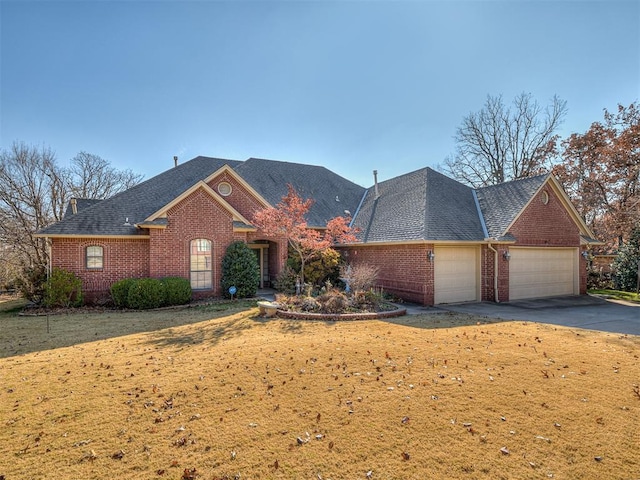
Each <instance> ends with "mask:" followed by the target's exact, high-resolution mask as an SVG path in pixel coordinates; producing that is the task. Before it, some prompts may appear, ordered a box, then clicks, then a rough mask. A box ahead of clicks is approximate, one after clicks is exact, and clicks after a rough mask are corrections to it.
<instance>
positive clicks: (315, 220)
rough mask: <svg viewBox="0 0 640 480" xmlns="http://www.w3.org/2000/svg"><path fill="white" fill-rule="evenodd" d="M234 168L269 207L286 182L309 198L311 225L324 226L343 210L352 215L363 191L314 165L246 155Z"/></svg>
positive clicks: (284, 193) (359, 187)
mask: <svg viewBox="0 0 640 480" xmlns="http://www.w3.org/2000/svg"><path fill="white" fill-rule="evenodd" d="M234 170H235V171H236V172H237V173H238V174H239V175H240V176H241V177H242V178H243V179H244V180H245V181H246V182H247V183H249V185H251V186H252V187H253V188H254V189H255V190H256V191H257V192H258V193H259V194H260V195H262V197H263V198H264V199H265V200H267V201H268V202H269V203H270V204H271V205H273V206H276V205H277V204H278V203H279V202H280V200H281V199H282V197H283V196H285V195H286V194H287V184H291V185H292V186H293V188H295V190H296V192H298V195H300V197H302V198H303V199H307V198H311V199H313V201H314V203H313V205H312V206H311V209H310V210H309V213H308V215H307V223H308V224H309V226H313V227H324V226H325V225H326V224H327V222H328V221H329V220H331V219H332V218H335V217H337V216H343V215H345V210H348V211H349V212H351V214H352V215H353V214H355V210H356V208H357V207H358V204H359V203H360V200H361V199H362V195H363V194H364V192H365V189H364V188H363V187H361V186H360V185H356V184H355V183H353V182H351V181H349V180H347V179H346V178H343V177H341V176H340V175H338V174H336V173H334V172H332V171H331V170H328V169H327V168H325V167H319V166H315V165H303V164H300V163H290V162H279V161H274V160H264V159H261V158H250V159H249V160H247V161H245V162H242V163H240V164H239V165H237V166H236V167H235V168H234Z"/></svg>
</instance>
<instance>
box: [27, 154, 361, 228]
mask: <svg viewBox="0 0 640 480" xmlns="http://www.w3.org/2000/svg"><path fill="white" fill-rule="evenodd" d="M225 164H226V165H229V166H230V167H231V168H233V169H234V170H235V171H236V172H237V173H238V174H239V175H240V176H241V177H242V178H243V179H244V180H245V181H246V182H247V183H249V185H251V186H252V187H253V188H254V189H255V190H256V191H257V192H258V193H260V194H261V195H262V196H263V197H264V198H265V199H266V200H267V201H268V202H269V203H271V204H272V205H276V204H277V203H278V202H279V201H280V199H281V198H282V196H283V195H285V194H286V193H287V183H291V184H292V185H293V186H294V188H296V190H297V191H298V193H299V194H300V195H301V196H302V197H303V198H313V199H314V200H315V203H314V205H313V206H312V207H311V209H310V211H309V215H308V222H309V225H311V226H324V225H326V222H327V221H328V220H330V219H331V218H333V217H335V216H338V215H344V211H345V210H350V211H351V212H354V211H355V208H356V207H357V205H358V203H359V202H360V199H361V198H362V194H363V192H364V190H365V189H364V188H363V187H360V186H359V185H356V184H355V183H353V182H350V181H349V180H346V179H344V178H342V177H340V176H339V175H337V174H335V173H333V172H331V171H329V170H327V169H326V168H324V167H316V166H312V165H301V164H296V163H288V162H276V161H272V160H262V159H254V158H251V159H249V160H247V161H246V162H241V161H237V160H225V159H220V158H211V157H196V158H194V159H192V160H190V161H188V162H185V163H183V164H181V165H178V166H177V167H175V168H171V169H169V170H167V171H165V172H163V173H160V174H159V175H156V176H155V177H153V178H150V179H148V180H146V181H144V182H142V183H140V184H138V185H136V186H134V187H132V188H130V189H129V190H126V191H125V192H121V193H119V194H117V195H114V196H113V197H111V198H109V199H106V200H102V201H99V202H92V203H91V204H90V203H86V204H83V208H78V213H77V214H75V215H73V214H70V215H65V218H64V220H62V221H61V222H58V223H56V224H54V225H51V226H49V227H47V228H45V229H43V230H41V231H40V232H39V233H40V234H43V235H47V234H48V235H136V234H140V233H141V232H140V230H139V229H137V228H136V227H135V224H136V223H142V222H143V221H144V220H145V219H146V218H147V217H149V216H150V215H152V214H153V213H155V212H157V211H158V210H160V209H161V208H162V207H163V206H165V205H167V204H168V203H170V202H171V201H172V200H173V199H175V198H176V197H178V196H179V195H180V194H182V193H183V192H184V191H186V190H187V189H189V188H190V187H192V186H193V185H194V184H196V183H197V182H198V181H200V180H204V179H205V178H207V177H208V176H209V175H211V174H212V173H214V172H216V171H217V170H218V169H220V168H221V167H223V166H224V165H225ZM336 198H337V199H338V201H337V200H336ZM67 210H68V211H69V209H67Z"/></svg>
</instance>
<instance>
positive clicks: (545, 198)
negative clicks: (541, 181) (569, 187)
mask: <svg viewBox="0 0 640 480" xmlns="http://www.w3.org/2000/svg"><path fill="white" fill-rule="evenodd" d="M542 203H543V204H544V205H546V204H547V203H549V193H547V191H546V190H545V191H543V192H542Z"/></svg>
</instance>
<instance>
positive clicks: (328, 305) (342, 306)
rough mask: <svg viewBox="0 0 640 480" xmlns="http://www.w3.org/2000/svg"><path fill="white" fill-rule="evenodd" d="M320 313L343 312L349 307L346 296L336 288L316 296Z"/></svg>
mask: <svg viewBox="0 0 640 480" xmlns="http://www.w3.org/2000/svg"><path fill="white" fill-rule="evenodd" d="M316 301H317V302H318V303H319V304H320V311H321V312H322V313H344V312H346V311H347V309H348V308H349V299H348V298H347V296H346V295H345V294H344V293H342V292H339V291H337V290H331V291H329V292H327V293H325V294H323V295H320V296H319V297H317V298H316Z"/></svg>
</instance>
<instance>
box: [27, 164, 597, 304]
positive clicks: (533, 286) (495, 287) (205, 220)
mask: <svg viewBox="0 0 640 480" xmlns="http://www.w3.org/2000/svg"><path fill="white" fill-rule="evenodd" d="M287 184H291V185H292V186H293V187H294V188H295V189H296V191H297V192H298V193H299V194H300V196H301V197H302V198H312V199H313V200H314V204H313V206H312V207H311V209H310V211H309V214H308V219H307V220H308V224H309V226H311V227H315V228H323V227H324V226H325V225H326V223H327V221H328V220H330V219H331V218H333V217H336V216H340V215H345V214H346V215H350V216H352V217H353V222H352V224H353V226H355V227H357V228H358V229H359V233H358V240H357V242H356V243H353V244H349V245H341V246H338V249H339V250H341V252H342V254H343V256H344V257H345V258H346V259H347V260H348V261H349V262H358V261H366V262H368V263H371V264H375V265H378V266H379V267H380V276H379V284H380V286H381V287H383V288H384V289H385V290H387V291H390V292H392V293H395V294H396V295H398V296H400V297H403V298H405V299H407V300H411V301H416V302H419V303H422V304H425V305H433V304H437V303H451V302H464V301H479V300H491V301H508V300H513V299H516V298H531V297H541V296H550V295H563V294H579V293H585V292H586V263H585V260H584V258H583V256H582V255H581V252H583V251H585V250H586V249H587V248H588V246H589V244H590V243H594V242H595V241H594V240H592V237H593V234H592V233H591V232H590V231H589V229H588V227H587V226H586V225H585V224H584V222H583V221H582V220H581V218H580V217H579V215H578V214H577V212H576V210H575V208H574V207H573V206H572V204H571V202H570V201H569V199H568V197H567V195H566V194H565V193H564V192H563V190H562V188H561V187H560V185H559V184H558V182H557V181H556V180H555V179H554V178H553V177H552V176H550V175H542V176H537V177H533V178H528V179H524V180H518V181H514V182H508V183H504V184H501V185H497V186H493V187H487V188H482V189H475V190H474V189H472V188H470V187H467V186H465V185H462V184H460V183H459V182H456V181H455V180H452V179H450V178H448V177H446V176H444V175H442V174H440V173H438V172H436V171H434V170H432V169H430V168H424V169H421V170H417V171H415V172H412V173H409V174H406V175H402V176H399V177H396V178H393V179H390V180H387V181H384V182H380V183H378V182H377V179H376V180H375V182H374V186H373V187H371V188H368V189H367V188H363V187H361V186H359V185H356V184H355V183H353V182H350V181H349V180H347V179H345V178H343V177H341V176H339V175H337V174H335V173H333V172H331V171H329V170H327V169H326V168H324V167H318V166H311V165H303V164H296V163H288V162H277V161H272V160H264V159H256V158H250V159H248V160H246V161H235V160H224V159H218V158H210V157H196V158H194V159H192V160H190V161H188V162H186V163H184V164H181V165H177V164H176V166H175V167H174V168H171V169H169V170H167V171H165V172H163V173H161V174H159V175H157V176H155V177H153V178H151V179H148V180H146V181H145V182H142V183H140V184H139V185H136V186H134V187H132V188H130V189H129V190H127V191H125V192H122V193H120V194H118V195H115V196H113V197H111V198H109V199H106V200H101V201H96V200H86V199H72V201H71V202H70V205H69V207H68V209H67V211H66V214H65V217H64V219H63V220H62V221H61V222H58V223H56V224H54V225H52V226H50V227H48V228H45V229H43V230H41V231H40V232H38V236H39V237H45V238H47V239H48V241H49V245H50V258H51V262H50V263H51V266H52V267H59V268H64V269H66V270H69V271H72V272H74V273H75V274H76V275H78V276H79V277H80V278H81V279H82V282H83V290H84V293H85V295H86V296H87V298H89V299H97V298H100V297H102V296H106V295H108V291H109V287H110V285H111V284H112V283H113V282H115V281H117V280H120V279H122V278H129V277H157V278H160V277H165V276H181V277H184V278H188V279H190V281H191V285H192V287H193V289H194V292H195V293H196V295H198V294H208V295H210V294H220V293H221V292H220V286H219V285H220V276H221V272H220V266H221V263H222V257H223V256H224V253H225V250H226V247H227V246H228V245H229V244H230V243H231V242H233V241H236V240H241V241H244V242H246V243H247V244H248V245H249V246H250V247H251V248H252V249H253V251H254V252H255V253H256V258H257V260H258V263H259V265H260V272H261V277H260V278H261V280H260V284H261V286H268V285H269V284H270V282H271V281H272V280H273V279H274V278H275V276H276V275H277V274H278V273H279V272H280V270H281V269H282V268H283V266H284V264H285V262H286V258H287V243H286V239H283V238H269V237H266V236H265V235H263V234H262V233H261V232H260V231H259V230H258V229H256V228H255V227H254V226H253V225H252V224H251V219H252V217H253V214H254V213H255V212H256V211H257V210H259V209H261V208H263V207H266V206H275V205H276V204H277V203H278V202H279V201H280V199H281V198H282V197H283V196H284V195H286V193H287Z"/></svg>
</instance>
